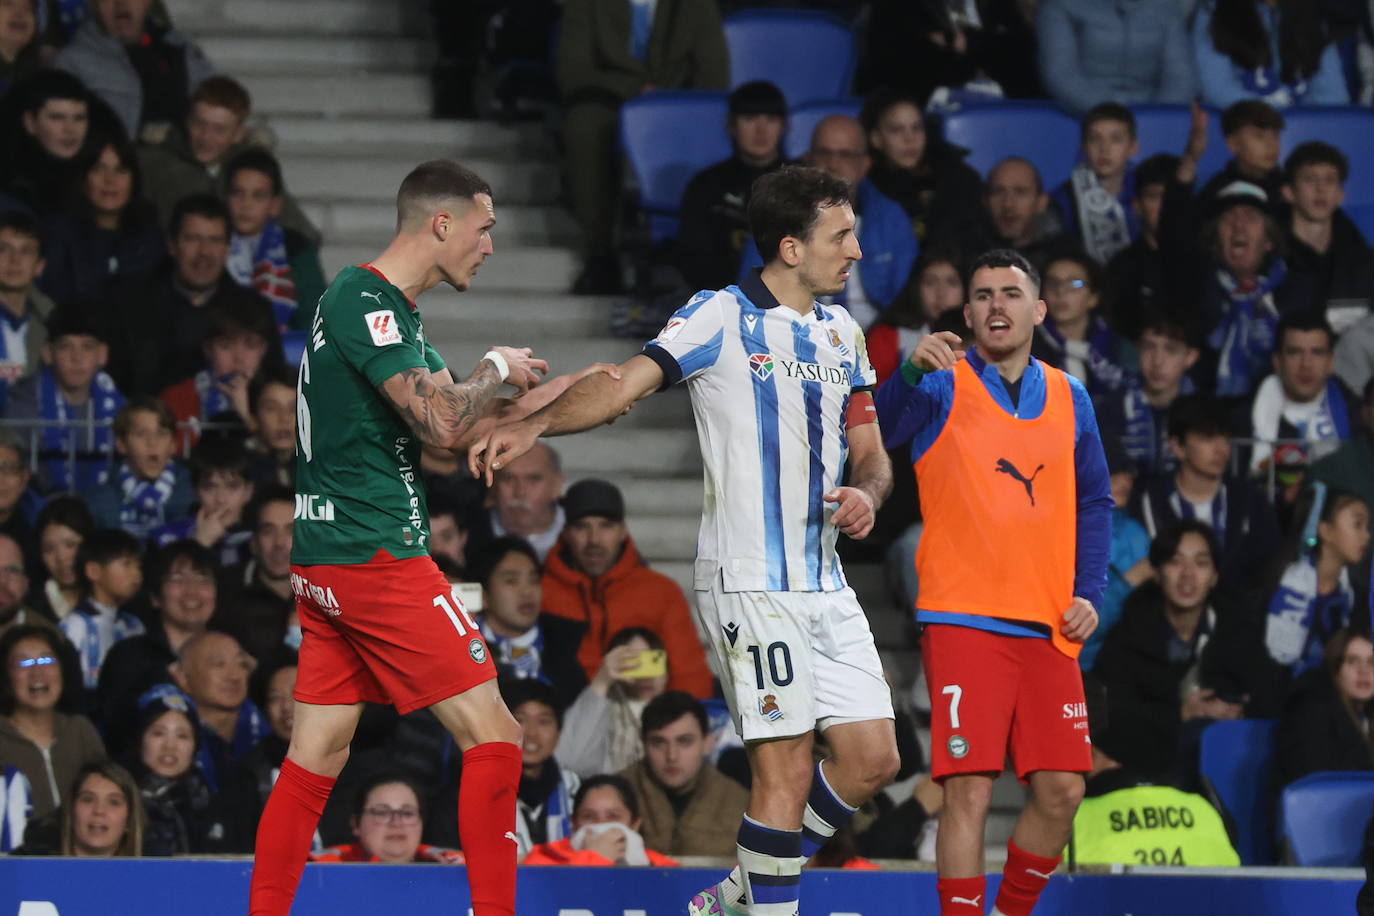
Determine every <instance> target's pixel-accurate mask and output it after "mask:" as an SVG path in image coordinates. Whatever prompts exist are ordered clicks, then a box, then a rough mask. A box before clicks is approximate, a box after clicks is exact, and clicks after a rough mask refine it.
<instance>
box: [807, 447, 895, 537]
mask: <svg viewBox="0 0 1374 916" xmlns="http://www.w3.org/2000/svg"><path fill="white" fill-rule="evenodd" d="M847 435H848V437H849V485H848V486H845V487H836V488H835V489H833V490H831V491H830V492H829V493H827V494H825V496H824V497H823V498H824V499H825V501H826V502H830V503H838V504H839V505H838V506H836V508H835V514H834V515H832V516H831V517H830V523H831V524H832V525H834V526H835V527H836V528H839V529H840V530H841V531H843V532H844V533H845V534H847V535H849V536H850V537H851V538H854V539H855V540H858V539H861V538H864V537H867V536H868V533H869V532H870V531H872V530H873V522H874V520H875V519H876V518H877V514H878V507H879V506H881V505H882V504H883V500H885V499H887V494H888V493H891V492H892V462H891V461H890V460H889V459H888V457H887V451H886V450H885V449H884V448H883V436H882V432H881V431H879V429H878V424H877V423H864V424H861V425H859V426H851V427H850V428H849V429H848V431H847Z"/></svg>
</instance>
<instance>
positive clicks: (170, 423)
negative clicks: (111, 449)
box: [86, 397, 195, 540]
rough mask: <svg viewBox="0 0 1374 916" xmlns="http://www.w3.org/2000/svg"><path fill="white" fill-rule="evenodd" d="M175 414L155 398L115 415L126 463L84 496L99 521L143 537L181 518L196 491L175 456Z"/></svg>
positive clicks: (133, 403)
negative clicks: (173, 456) (112, 475)
mask: <svg viewBox="0 0 1374 916" xmlns="http://www.w3.org/2000/svg"><path fill="white" fill-rule="evenodd" d="M175 433H176V418H175V417H173V416H172V411H171V409H170V408H169V407H168V406H167V405H166V404H164V403H162V402H161V401H158V400H155V399H154V398H146V397H143V398H135V399H134V400H132V401H130V402H129V403H128V404H126V405H125V406H124V407H122V408H120V411H119V413H118V414H117V415H116V416H115V421H114V437H115V449H116V450H117V451H118V452H119V454H120V456H121V457H122V458H123V461H122V462H121V463H120V465H119V468H118V470H117V471H116V472H115V474H114V479H113V480H110V481H108V482H106V483H104V484H101V485H100V486H99V487H96V488H95V489H93V490H90V491H88V492H87V494H86V503H87V505H89V506H90V507H91V515H92V517H94V518H95V521H96V524H97V525H101V526H105V527H115V526H118V527H120V528H122V529H124V530H125V531H127V532H129V533H130V534H132V535H133V536H134V537H136V538H139V539H140V540H146V539H147V537H148V535H149V534H150V533H152V531H153V529H154V528H157V527H158V526H160V525H165V524H166V523H167V522H169V521H172V520H173V519H179V518H182V517H183V516H185V515H186V514H187V512H189V511H190V509H191V502H192V500H193V499H194V497H195V494H194V493H193V492H192V490H191V478H190V475H188V474H187V473H186V469H185V468H184V467H183V466H182V465H181V463H180V462H177V461H174V460H173V459H172V454H173V451H174V449H175V448H176V439H175Z"/></svg>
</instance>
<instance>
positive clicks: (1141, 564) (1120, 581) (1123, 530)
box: [1078, 437, 1154, 671]
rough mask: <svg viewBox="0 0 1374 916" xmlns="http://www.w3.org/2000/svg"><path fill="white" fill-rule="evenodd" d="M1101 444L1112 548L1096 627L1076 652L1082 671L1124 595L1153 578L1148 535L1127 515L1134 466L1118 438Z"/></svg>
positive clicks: (1092, 659)
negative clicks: (1109, 495)
mask: <svg viewBox="0 0 1374 916" xmlns="http://www.w3.org/2000/svg"><path fill="white" fill-rule="evenodd" d="M1102 444H1103V447H1104V449H1105V451H1106V453H1107V471H1108V473H1109V474H1110V475H1111V485H1112V502H1113V503H1115V508H1113V509H1112V549H1111V556H1110V562H1109V564H1108V566H1107V589H1106V591H1104V592H1103V593H1102V602H1101V605H1100V606H1099V607H1098V610H1097V615H1098V617H1097V629H1096V630H1093V632H1092V635H1091V636H1089V637H1088V638H1087V640H1086V641H1085V642H1084V643H1083V650H1082V652H1080V653H1079V655H1078V665H1079V667H1080V668H1082V669H1083V670H1084V671H1091V670H1092V668H1093V663H1094V662H1096V660H1097V653H1098V652H1100V651H1102V643H1103V642H1105V641H1106V639H1107V634H1108V633H1110V632H1111V630H1112V627H1114V626H1116V623H1117V621H1118V620H1120V619H1121V609H1122V606H1123V604H1124V602H1125V601H1126V597H1127V596H1128V595H1130V593H1131V592H1132V591H1133V590H1134V589H1135V587H1136V586H1138V585H1140V584H1141V583H1142V582H1147V581H1149V580H1150V579H1153V578H1154V569H1153V568H1152V567H1151V566H1150V559H1149V553H1150V536H1149V535H1148V534H1146V533H1145V528H1144V526H1143V525H1141V524H1140V522H1138V521H1136V520H1135V519H1133V518H1131V517H1130V515H1128V514H1127V512H1126V506H1127V504H1128V503H1129V502H1130V500H1131V487H1132V486H1134V485H1135V477H1136V470H1135V465H1134V464H1133V463H1132V462H1131V459H1130V458H1129V456H1128V455H1127V454H1126V451H1125V449H1124V448H1122V446H1121V440H1120V439H1117V438H1112V437H1104V438H1103V440H1102Z"/></svg>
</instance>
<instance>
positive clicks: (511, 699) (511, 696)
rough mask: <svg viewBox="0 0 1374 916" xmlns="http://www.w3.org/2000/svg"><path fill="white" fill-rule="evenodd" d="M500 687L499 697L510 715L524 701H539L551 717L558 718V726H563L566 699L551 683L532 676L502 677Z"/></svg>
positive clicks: (524, 702)
mask: <svg viewBox="0 0 1374 916" xmlns="http://www.w3.org/2000/svg"><path fill="white" fill-rule="evenodd" d="M500 687H501V698H502V699H503V700H505V701H506V708H507V709H509V710H510V711H511V715H514V714H515V711H516V710H517V709H519V708H520V707H521V706H524V705H525V704H526V703H539V704H541V705H543V706H547V707H548V708H549V710H550V711H551V712H552V713H553V717H554V718H555V719H556V720H558V727H559V728H560V729H561V728H562V727H563V707H564V706H566V705H567V701H566V700H565V699H564V698H563V697H562V696H560V695H559V693H558V690H557V689H556V688H555V687H554V686H553V685H552V684H546V683H544V682H543V681H541V680H539V679H538V678H533V677H526V678H515V677H503V678H501V682H500Z"/></svg>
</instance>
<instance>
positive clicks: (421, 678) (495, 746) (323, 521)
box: [249, 160, 614, 916]
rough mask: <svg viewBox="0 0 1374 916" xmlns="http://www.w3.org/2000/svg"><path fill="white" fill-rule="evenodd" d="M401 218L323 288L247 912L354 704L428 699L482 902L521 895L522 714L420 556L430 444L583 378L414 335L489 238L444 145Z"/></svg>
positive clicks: (337, 763) (459, 285) (406, 196)
mask: <svg viewBox="0 0 1374 916" xmlns="http://www.w3.org/2000/svg"><path fill="white" fill-rule="evenodd" d="M396 209H397V232H396V237H395V238H394V239H393V241H392V243H391V245H390V246H389V247H388V248H387V249H386V251H384V252H383V253H382V254H381V255H379V256H378V257H377V258H376V259H374V260H373V261H372V262H371V263H368V264H362V265H358V266H356V267H348V268H345V269H344V270H342V271H340V273H339V275H338V276H337V277H336V278H335V279H334V282H333V284H331V285H330V287H329V289H328V291H327V292H326V293H325V294H324V296H323V297H321V299H320V303H319V306H318V307H317V309H316V311H315V317H314V321H313V323H312V325H311V330H310V338H309V340H308V342H307V344H306V347H305V353H304V356H303V357H302V359H301V367H300V378H299V382H298V386H297V395H296V414H297V422H296V426H297V440H296V452H297V457H296V512H295V535H294V543H293V546H292V553H291V563H292V566H291V585H292V589H293V590H294V592H295V594H296V613H297V615H298V616H299V618H300V622H301V629H302V631H303V641H302V643H301V649H300V675H299V678H298V680H297V682H296V691H295V700H296V711H295V725H294V727H293V730H292V734H291V746H290V749H289V750H288V751H287V754H286V759H285V760H284V761H283V762H282V767H281V775H280V776H279V777H278V779H277V782H276V784H275V786H274V787H273V789H272V795H271V798H269V799H268V802H267V806H266V808H265V809H264V811H263V815H262V820H261V823H260V826H259V828H258V836H257V847H256V856H255V861H254V868H253V881H252V890H251V892H250V898H249V912H250V914H251V916H286V914H287V913H288V911H289V910H290V907H291V900H292V898H293V897H294V895H295V891H296V886H297V884H298V883H299V882H300V876H301V870H302V868H303V867H304V864H305V858H306V853H307V851H308V849H309V847H310V841H311V837H312V835H313V834H314V831H315V826H316V823H317V821H318V820H319V816H320V813H321V812H322V811H323V810H324V804H325V801H326V799H327V798H328V797H329V792H330V790H331V789H332V788H333V786H334V781H335V778H336V777H337V776H338V774H339V771H340V770H341V769H342V768H343V765H344V762H345V761H346V760H347V759H348V745H349V742H350V741H351V740H352V738H353V731H354V729H355V728H356V727H357V723H358V717H359V715H360V714H361V712H362V708H363V703H364V702H373V703H391V704H393V705H394V706H395V707H396V710H397V711H398V712H400V713H402V714H404V713H407V712H410V711H411V710H415V709H420V708H422V707H429V708H430V710H432V711H433V712H434V714H435V716H437V717H438V719H439V721H440V722H442V723H443V724H444V726H445V727H446V728H447V729H448V730H449V732H450V733H452V735H453V737H454V739H455V740H456V741H457V743H458V746H459V747H460V748H461V749H462V751H463V781H462V788H461V790H460V796H459V804H458V828H459V835H460V837H461V840H462V846H463V852H464V854H465V855H466V857H467V866H468V868H467V875H468V885H469V888H470V889H471V893H472V908H473V913H474V916H511V914H513V913H514V912H515V856H516V848H515V834H514V830H515V801H516V798H515V796H516V788H517V786H518V784H519V781H520V737H521V733H520V726H519V724H518V723H517V722H516V721H515V719H514V718H513V717H512V716H511V715H510V713H509V712H508V711H507V710H506V707H505V705H504V704H503V703H502V702H501V696H500V694H499V693H498V692H497V689H496V681H495V677H496V670H495V668H494V666H493V664H492V661H491V657H490V654H489V652H488V651H487V647H486V644H485V643H484V642H483V640H482V636H481V634H480V633H479V632H478V630H477V626H476V624H474V623H473V621H472V619H471V618H470V617H469V616H468V614H467V612H466V611H465V610H464V608H463V605H462V602H461V601H459V600H458V598H457V596H456V595H454V594H453V592H452V590H451V588H450V586H449V583H448V581H447V580H446V579H445V578H444V576H443V574H441V573H440V572H439V569H438V567H437V566H436V565H435V564H434V561H433V560H432V559H431V558H430V556H429V546H428V544H427V541H428V538H429V519H428V514H427V511H426V506H425V491H424V485H423V483H422V481H421V479H420V473H419V469H420V449H421V446H422V445H428V446H433V447H438V448H445V449H453V450H460V451H461V450H463V449H465V448H466V446H467V444H468V443H469V442H470V441H473V440H475V438H476V437H477V436H478V435H480V434H481V433H482V431H483V430H484V429H486V428H489V427H490V426H491V425H492V424H494V423H496V422H498V421H507V420H512V419H518V418H519V417H521V416H523V415H525V414H527V413H529V412H531V411H533V410H536V409H538V408H539V407H540V406H542V405H543V404H546V403H548V401H549V400H551V399H552V398H553V397H554V396H556V395H557V394H558V393H559V392H560V391H562V390H563V389H565V388H566V387H567V386H568V385H569V384H571V383H572V382H573V381H575V380H576V378H580V377H582V376H583V375H585V374H587V373H591V372H597V371H610V372H612V374H614V370H613V369H612V368H611V367H607V366H602V365H597V366H591V367H588V368H587V369H586V370H583V372H581V373H578V375H577V376H575V377H567V376H565V377H562V378H560V379H555V380H553V381H550V382H548V383H546V384H544V385H542V386H540V387H539V388H537V389H535V390H534V391H532V392H530V393H528V394H521V395H520V396H518V397H517V398H516V399H515V400H513V401H511V400H502V399H498V398H497V397H496V395H497V392H498V391H499V390H500V388H501V387H502V385H503V384H510V385H513V386H514V387H515V388H516V389H518V390H519V391H521V392H522V393H523V392H526V391H529V390H530V389H531V388H533V386H534V385H535V384H536V383H537V382H538V381H539V376H540V375H541V374H542V373H544V372H545V371H546V369H547V367H546V365H545V364H544V362H543V361H542V360H538V359H535V358H533V356H532V355H531V353H530V351H529V350H527V349H516V348H511V347H493V348H492V349H491V350H490V351H488V352H487V354H486V356H485V357H484V358H483V359H482V360H481V362H479V363H478V364H477V368H476V369H475V370H473V372H472V374H471V375H469V376H468V377H467V378H466V379H463V380H462V381H454V379H453V377H452V375H451V374H450V373H449V370H448V369H447V368H446V367H445V365H444V361H443V359H442V358H441V357H440V356H439V354H438V353H437V352H436V351H435V350H434V348H433V347H432V346H430V344H429V342H428V341H426V340H425V336H424V328H423V325H422V323H421V320H420V313H419V311H418V310H417V308H416V306H415V303H414V301H413V300H414V299H415V297H417V296H418V295H419V294H420V293H422V292H424V291H425V290H428V289H430V288H432V287H434V286H436V285H438V284H439V283H441V282H444V283H448V284H450V285H451V286H453V287H454V288H456V289H458V290H460V291H461V290H465V289H467V287H468V283H469V282H470V281H471V279H472V277H473V275H474V274H475V273H476V272H477V269H478V267H480V266H481V264H482V261H483V260H484V259H485V258H486V257H487V256H488V255H490V254H491V253H492V243H491V235H490V231H491V228H492V226H493V225H494V223H495V212H494V210H493V207H492V199H491V189H490V187H488V186H487V184H486V182H484V181H482V179H481V178H479V177H478V176H477V175H475V174H473V173H472V172H470V171H468V170H467V169H465V168H463V167H462V166H460V165H458V164H456V163H453V162H447V161H443V160H436V161H433V162H426V163H424V164H422V165H420V166H417V167H416V168H415V170H414V171H412V172H411V173H410V174H409V175H408V176H407V177H406V179H405V180H404V181H403V182H402V184H401V189H400V192H399V193H398V194H397V200H396Z"/></svg>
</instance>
